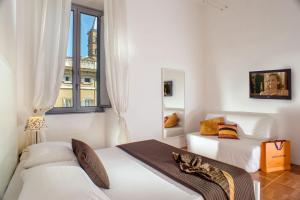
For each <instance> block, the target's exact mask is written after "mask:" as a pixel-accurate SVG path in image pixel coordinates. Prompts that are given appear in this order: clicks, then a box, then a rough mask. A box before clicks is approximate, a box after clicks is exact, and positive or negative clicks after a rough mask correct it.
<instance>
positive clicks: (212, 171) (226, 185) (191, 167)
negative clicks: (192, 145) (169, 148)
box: [173, 152, 234, 200]
mask: <svg viewBox="0 0 300 200" xmlns="http://www.w3.org/2000/svg"><path fill="white" fill-rule="evenodd" d="M173 158H174V160H175V161H176V162H177V163H178V164H179V168H180V170H181V171H183V172H185V173H188V174H194V175H197V176H200V177H202V178H205V179H206V180H209V181H212V182H214V183H216V184H218V185H219V186H220V187H221V188H222V189H223V190H224V192H225V193H226V196H227V199H229V200H234V182H233V178H232V176H231V175H230V174H228V173H227V172H225V171H222V170H220V169H218V168H216V167H214V166H211V165H210V164H208V163H203V162H202V158H201V157H200V156H194V155H191V154H189V153H185V154H179V153H175V152H173Z"/></svg>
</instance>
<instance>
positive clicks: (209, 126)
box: [200, 117, 224, 135]
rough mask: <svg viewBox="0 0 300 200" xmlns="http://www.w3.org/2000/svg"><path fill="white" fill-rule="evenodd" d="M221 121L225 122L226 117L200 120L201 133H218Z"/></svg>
mask: <svg viewBox="0 0 300 200" xmlns="http://www.w3.org/2000/svg"><path fill="white" fill-rule="evenodd" d="M219 123H224V117H217V118H212V119H208V120H204V121H201V122H200V134H201V135H218V132H219V127H218V124H219Z"/></svg>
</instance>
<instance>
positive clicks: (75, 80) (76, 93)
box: [46, 4, 107, 114]
mask: <svg viewBox="0 0 300 200" xmlns="http://www.w3.org/2000/svg"><path fill="white" fill-rule="evenodd" d="M71 11H73V49H72V52H73V59H72V62H73V66H72V67H73V68H72V95H73V96H72V98H73V107H53V108H52V109H51V110H49V111H48V112H47V113H46V114H72V113H90V112H104V108H106V107H107V106H101V102H100V63H101V61H100V59H101V57H100V51H99V49H100V47H101V46H100V45H101V44H100V43H101V39H100V33H101V24H100V21H101V17H102V16H103V11H100V10H95V9H93V8H88V7H85V6H81V5H77V4H72V8H71ZM81 14H87V15H92V16H95V17H97V72H96V80H97V86H96V87H97V105H98V106H90V107H88V106H87V107H82V106H81V102H80V86H81V76H80V53H81V48H80V36H81Z"/></svg>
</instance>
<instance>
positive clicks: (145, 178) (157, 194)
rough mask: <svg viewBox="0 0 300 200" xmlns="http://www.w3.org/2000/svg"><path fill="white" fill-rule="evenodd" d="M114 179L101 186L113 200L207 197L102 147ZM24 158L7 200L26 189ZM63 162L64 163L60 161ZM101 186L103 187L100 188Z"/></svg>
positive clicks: (103, 158) (101, 153)
mask: <svg viewBox="0 0 300 200" xmlns="http://www.w3.org/2000/svg"><path fill="white" fill-rule="evenodd" d="M96 153H97V155H98V156H99V157H100V159H101V161H102V163H103V165H104V166H105V169H106V170H107V173H108V176H109V179H110V185H111V188H110V189H101V190H102V191H103V192H104V193H105V194H106V195H107V196H108V197H109V198H110V199H112V200H123V199H128V200H129V199H130V200H140V199H143V200H150V199H151V200H153V199H172V200H203V198H202V196H201V195H200V194H198V193H196V192H194V191H192V190H190V189H189V188H187V187H185V186H183V185H181V184H179V183H177V182H175V181H173V180H172V179H170V178H168V177H166V176H165V175H163V174H161V173H160V172H158V171H157V170H155V169H153V168H151V167H149V166H147V165H146V164H144V163H142V162H141V161H139V160H137V159H135V158H134V157H132V156H130V155H129V154H127V153H126V152H124V151H122V150H121V149H119V148H117V147H113V148H107V149H98V150H96ZM23 163H24V160H23V161H21V162H20V163H19V165H18V166H17V169H16V171H15V173H14V175H13V178H12V180H11V182H10V184H9V186H8V189H7V191H6V193H5V195H4V198H3V200H17V199H18V197H19V194H20V192H21V190H22V185H23V183H22V179H21V172H22V170H24V169H23ZM57 165H63V162H59V163H57ZM99 189H100V188H99Z"/></svg>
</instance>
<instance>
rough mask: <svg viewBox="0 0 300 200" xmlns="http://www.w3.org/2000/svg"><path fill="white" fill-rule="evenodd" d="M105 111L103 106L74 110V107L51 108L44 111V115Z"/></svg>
mask: <svg viewBox="0 0 300 200" xmlns="http://www.w3.org/2000/svg"><path fill="white" fill-rule="evenodd" d="M101 112H105V110H104V108H101V107H99V108H95V107H87V108H81V109H79V110H75V109H74V108H53V109H51V110H50V111H48V112H46V115H60V114H83V113H101Z"/></svg>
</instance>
